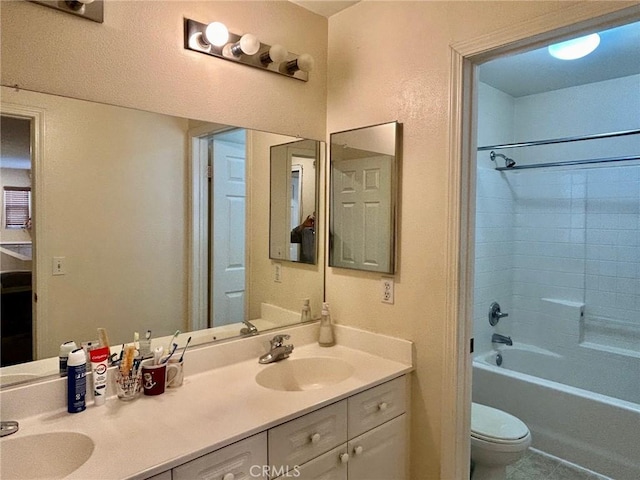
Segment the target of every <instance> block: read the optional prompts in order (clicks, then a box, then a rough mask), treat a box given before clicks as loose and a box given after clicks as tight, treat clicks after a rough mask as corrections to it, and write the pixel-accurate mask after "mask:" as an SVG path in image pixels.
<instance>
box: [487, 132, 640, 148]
mask: <svg viewBox="0 0 640 480" xmlns="http://www.w3.org/2000/svg"><path fill="white" fill-rule="evenodd" d="M639 133H640V129H635V130H621V131H619V132H610V133H594V134H592V135H580V136H575V137H564V138H552V139H549V140H535V141H532V142H523V143H505V144H503V145H489V146H485V147H478V151H479V152H480V151H483V150H500V149H504V148H519V147H534V146H536V145H552V144H554V143H567V142H580V141H583V140H597V139H602V138H613V137H624V136H625V135H637V134H639Z"/></svg>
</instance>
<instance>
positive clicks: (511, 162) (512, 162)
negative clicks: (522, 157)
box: [489, 150, 516, 168]
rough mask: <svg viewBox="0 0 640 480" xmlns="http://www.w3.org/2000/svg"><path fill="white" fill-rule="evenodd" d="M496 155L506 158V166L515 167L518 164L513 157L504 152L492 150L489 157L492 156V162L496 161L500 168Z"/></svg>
mask: <svg viewBox="0 0 640 480" xmlns="http://www.w3.org/2000/svg"><path fill="white" fill-rule="evenodd" d="M496 157H500V158H502V159H503V160H504V168H513V167H515V166H516V161H515V160H514V159H513V158H509V157H507V156H506V155H503V154H502V153H496V152H494V151H493V150H492V151H491V153H490V154H489V158H491V161H492V162H495V163H496V168H498V162H497V160H496Z"/></svg>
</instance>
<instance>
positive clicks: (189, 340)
mask: <svg viewBox="0 0 640 480" xmlns="http://www.w3.org/2000/svg"><path fill="white" fill-rule="evenodd" d="M190 343H191V337H189V339H188V340H187V344H186V345H185V346H184V349H183V350H182V355H180V360H178V362H182V359H183V358H184V352H186V351H187V347H188V346H189V344H190Z"/></svg>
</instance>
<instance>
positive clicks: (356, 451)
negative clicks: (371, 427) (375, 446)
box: [353, 445, 364, 455]
mask: <svg viewBox="0 0 640 480" xmlns="http://www.w3.org/2000/svg"><path fill="white" fill-rule="evenodd" d="M363 451H364V448H362V445H358V446H357V447H356V448H354V449H353V453H354V455H361V454H362V452H363Z"/></svg>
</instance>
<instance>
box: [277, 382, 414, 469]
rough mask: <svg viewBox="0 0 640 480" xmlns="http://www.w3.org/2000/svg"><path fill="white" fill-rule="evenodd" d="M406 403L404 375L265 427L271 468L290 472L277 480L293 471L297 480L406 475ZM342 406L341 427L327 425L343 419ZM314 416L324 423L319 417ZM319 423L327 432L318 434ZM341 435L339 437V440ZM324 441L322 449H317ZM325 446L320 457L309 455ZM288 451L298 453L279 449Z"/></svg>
mask: <svg viewBox="0 0 640 480" xmlns="http://www.w3.org/2000/svg"><path fill="white" fill-rule="evenodd" d="M406 401H407V380H406V377H404V376H403V377H400V378H397V379H395V380H391V381H390V382H387V383H384V384H382V385H379V386H377V387H373V388H371V389H369V390H365V391H364V392H362V393H359V394H356V395H354V396H352V397H350V398H348V399H346V400H342V401H341V402H338V403H336V404H334V405H330V406H329V407H325V408H324V409H321V410H318V411H317V412H313V413H311V414H308V415H305V416H302V417H300V418H297V419H295V420H292V421H291V422H288V423H285V424H283V425H280V426H279V427H276V428H275V429H272V430H270V431H269V463H270V465H271V469H272V472H277V471H278V468H282V467H284V468H285V469H288V470H287V471H288V472H289V475H288V476H287V475H283V476H281V477H278V478H277V480H286V479H287V478H290V477H292V476H293V475H295V477H296V478H298V479H300V480H374V479H375V480H401V479H404V478H406V463H407V462H406V451H407V449H406V442H407V425H406V413H405V412H406V409H407V405H406ZM345 409H346V420H347V421H346V426H347V428H346V431H345V432H344V433H343V431H342V430H341V429H339V428H336V429H335V430H334V429H331V428H329V426H330V424H331V423H332V420H336V421H337V420H338V419H340V418H342V417H341V413H342V412H343V411H344V410H345ZM323 411H324V412H323ZM338 412H339V413H338ZM317 414H320V417H319V418H322V419H324V422H319V421H318V416H317ZM330 419H332V420H330ZM321 425H324V426H325V431H326V432H327V433H329V432H330V434H329V435H325V436H323V435H319V436H318V433H319V432H320V426H321ZM274 431H275V432H278V433H280V432H282V431H286V432H287V433H288V434H289V435H272V432H274ZM342 438H344V441H343V443H340V439H342ZM276 440H277V441H278V443H277V444H276V445H275V447H274V446H273V445H274V443H273V442H274V441H276ZM323 440H324V441H325V443H323V446H324V447H325V448H324V450H323V449H322V448H319V447H320V443H321V442H322V441H323ZM327 447H329V448H331V447H334V448H332V449H331V450H329V451H327V452H326V453H322V454H320V455H313V454H312V452H313V451H314V450H315V451H326V449H327ZM274 448H275V450H274ZM287 449H289V450H291V451H294V452H296V453H297V454H293V455H289V456H282V455H281V452H282V451H283V450H287ZM301 452H304V454H302V453H301Z"/></svg>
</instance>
